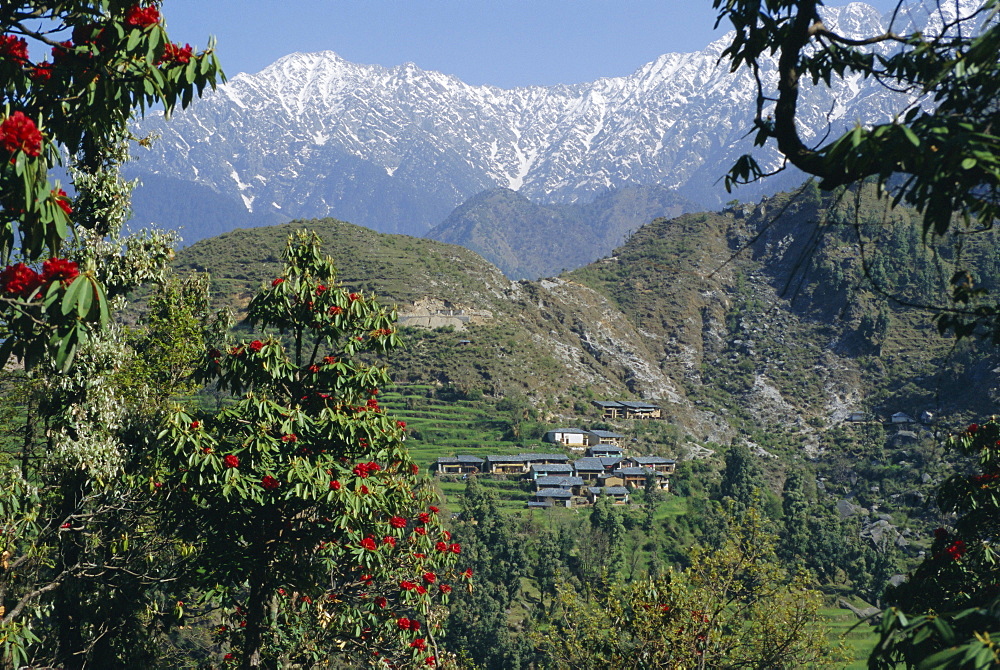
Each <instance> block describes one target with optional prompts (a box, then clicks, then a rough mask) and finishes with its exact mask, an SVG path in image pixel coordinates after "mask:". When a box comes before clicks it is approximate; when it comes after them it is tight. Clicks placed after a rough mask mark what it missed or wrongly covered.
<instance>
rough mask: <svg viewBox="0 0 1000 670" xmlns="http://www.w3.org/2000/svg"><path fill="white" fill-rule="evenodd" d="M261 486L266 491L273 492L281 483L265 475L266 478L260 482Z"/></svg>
mask: <svg viewBox="0 0 1000 670" xmlns="http://www.w3.org/2000/svg"><path fill="white" fill-rule="evenodd" d="M260 485H261V486H263V487H264V490H265V491H273V490H275V489H276V488H278V487H279V486H281V482H279V481H278V480H277V479H275V478H274V477H272V476H271V475H264V478H263V479H261V480H260Z"/></svg>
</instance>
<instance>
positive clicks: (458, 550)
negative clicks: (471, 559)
mask: <svg viewBox="0 0 1000 670" xmlns="http://www.w3.org/2000/svg"><path fill="white" fill-rule="evenodd" d="M450 549H451V553H453V554H461V553H462V547H461V546H460V545H458V544H453V545H451V547H450Z"/></svg>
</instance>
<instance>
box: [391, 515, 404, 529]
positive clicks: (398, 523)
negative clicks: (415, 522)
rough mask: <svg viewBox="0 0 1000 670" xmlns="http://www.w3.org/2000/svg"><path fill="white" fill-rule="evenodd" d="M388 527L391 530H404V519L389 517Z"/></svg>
mask: <svg viewBox="0 0 1000 670" xmlns="http://www.w3.org/2000/svg"><path fill="white" fill-rule="evenodd" d="M389 525H390V526H392V527H393V528H406V519H404V518H403V517H401V516H393V517H389Z"/></svg>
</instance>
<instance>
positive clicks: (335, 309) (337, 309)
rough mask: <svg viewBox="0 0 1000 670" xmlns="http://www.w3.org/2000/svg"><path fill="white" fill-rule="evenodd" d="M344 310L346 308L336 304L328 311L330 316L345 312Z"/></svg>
mask: <svg viewBox="0 0 1000 670" xmlns="http://www.w3.org/2000/svg"><path fill="white" fill-rule="evenodd" d="M343 311H344V310H343V309H342V308H340V307H337V306H336V305H334V306H333V307H331V308H330V309H328V310H326V313H327V314H329V315H330V316H337V315H338V314H341V313H343Z"/></svg>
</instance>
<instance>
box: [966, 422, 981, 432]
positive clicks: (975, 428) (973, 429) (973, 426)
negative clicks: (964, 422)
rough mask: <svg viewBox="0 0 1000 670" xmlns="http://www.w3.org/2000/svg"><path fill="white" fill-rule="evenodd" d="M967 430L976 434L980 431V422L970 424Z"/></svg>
mask: <svg viewBox="0 0 1000 670" xmlns="http://www.w3.org/2000/svg"><path fill="white" fill-rule="evenodd" d="M966 430H967V431H969V434H970V435H975V434H976V433H978V432H979V424H978V423H973V424H970V425H969V427H968V428H966Z"/></svg>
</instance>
